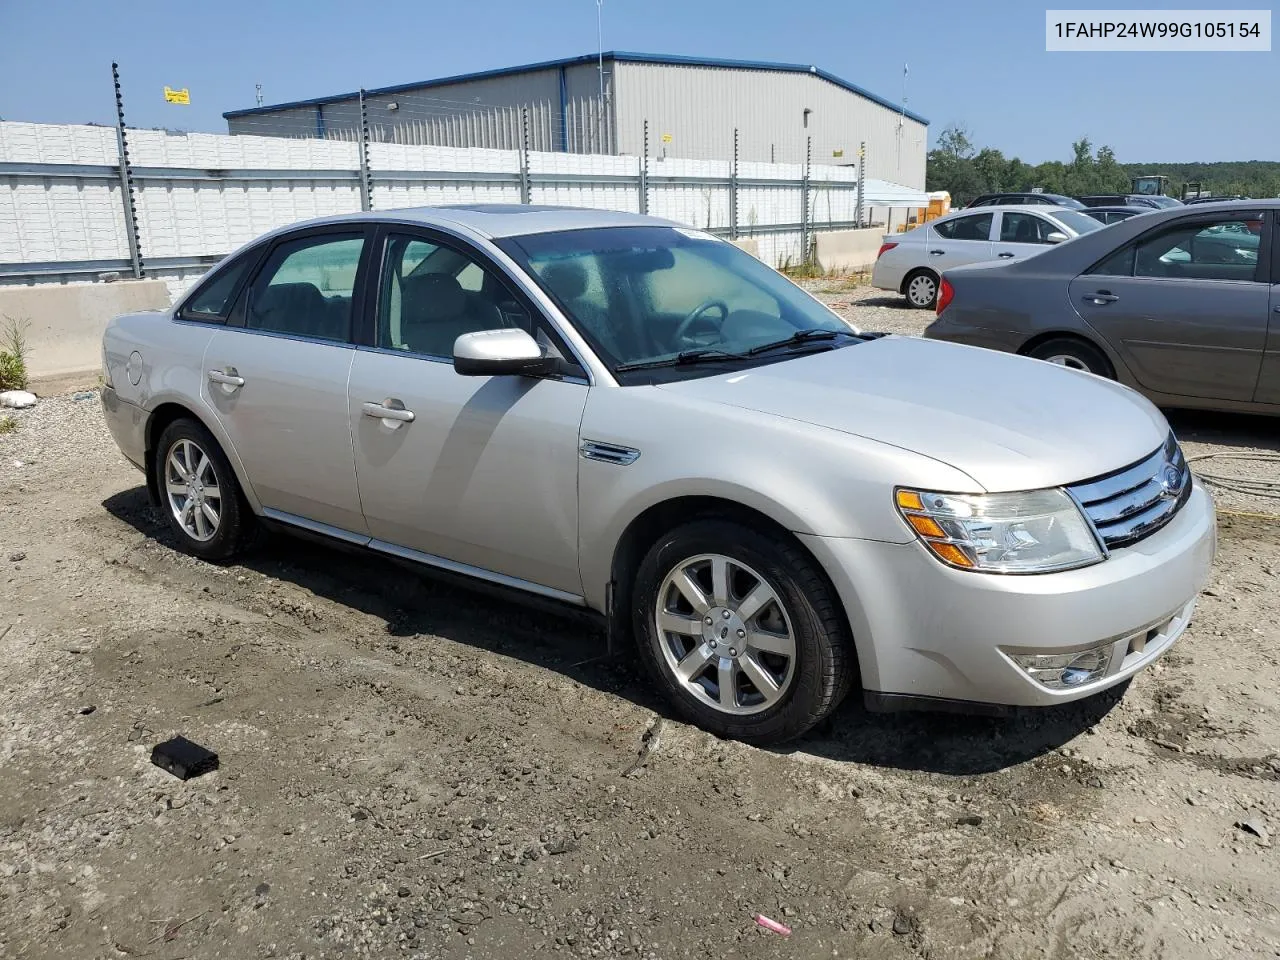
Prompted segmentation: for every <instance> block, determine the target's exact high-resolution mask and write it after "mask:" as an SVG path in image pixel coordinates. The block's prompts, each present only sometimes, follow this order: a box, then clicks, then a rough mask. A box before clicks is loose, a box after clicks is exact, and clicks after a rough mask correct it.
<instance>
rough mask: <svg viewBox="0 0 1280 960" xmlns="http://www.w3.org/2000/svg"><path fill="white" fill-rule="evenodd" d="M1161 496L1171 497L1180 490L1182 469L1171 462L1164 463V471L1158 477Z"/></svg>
mask: <svg viewBox="0 0 1280 960" xmlns="http://www.w3.org/2000/svg"><path fill="white" fill-rule="evenodd" d="M1160 487H1161V490H1160V494H1161V496H1164V497H1168V498H1170V499H1172V498H1173V497H1176V496H1177V495H1178V494H1179V493H1181V492H1182V471H1180V470H1179V469H1178V468H1177V467H1175V466H1174V465H1173V464H1172V463H1166V464H1165V465H1164V473H1163V475H1162V476H1161V477H1160Z"/></svg>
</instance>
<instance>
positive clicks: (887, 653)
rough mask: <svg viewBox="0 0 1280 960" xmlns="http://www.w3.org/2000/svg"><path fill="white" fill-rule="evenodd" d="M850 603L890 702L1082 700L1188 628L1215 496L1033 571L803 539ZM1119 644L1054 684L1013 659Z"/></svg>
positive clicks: (872, 685) (914, 549)
mask: <svg viewBox="0 0 1280 960" xmlns="http://www.w3.org/2000/svg"><path fill="white" fill-rule="evenodd" d="M802 539H803V540H804V542H805V543H806V545H807V546H808V547H809V549H810V550H812V551H813V553H814V555H815V556H816V557H817V558H818V560H819V562H821V563H822V564H823V566H824V567H825V568H826V569H827V571H828V573H829V574H830V575H831V577H832V581H833V583H834V585H835V587H836V590H837V591H838V592H839V594H840V596H841V599H842V600H843V601H844V604H845V609H846V611H847V612H848V615H849V621H850V627H851V629H852V631H853V635H854V641H855V643H856V645H857V650H858V660H859V666H860V668H861V671H862V681H863V686H864V688H866V690H867V691H870V692H872V693H877V694H885V695H889V696H891V697H894V696H896V697H910V698H935V699H939V700H960V701H972V702H976V703H982V704H1000V705H1009V706H1047V705H1050V704H1055V703H1064V702H1067V701H1071V700H1078V699H1081V698H1082V697H1087V696H1089V695H1091V694H1094V693H1098V692H1099V691H1101V690H1105V689H1106V688H1108V687H1112V686H1115V685H1116V684H1118V683H1121V682H1122V681H1124V680H1125V679H1127V678H1128V677H1131V676H1133V674H1135V673H1136V672H1138V671H1139V670H1141V669H1142V668H1143V667H1145V666H1147V665H1149V664H1150V663H1152V662H1154V661H1155V660H1156V659H1157V658H1159V657H1160V656H1161V655H1162V654H1164V653H1165V651H1167V650H1168V649H1169V648H1170V647H1171V646H1172V645H1173V643H1174V642H1175V641H1176V640H1177V639H1178V637H1179V636H1180V635H1181V634H1182V632H1183V631H1184V630H1185V629H1186V626H1187V623H1188V622H1189V620H1190V617H1191V612H1192V610H1193V608H1194V606H1195V600H1196V597H1197V596H1198V595H1199V593H1200V590H1201V588H1202V587H1203V586H1204V584H1205V581H1206V580H1207V579H1208V576H1209V567H1210V565H1211V564H1212V562H1213V557H1214V554H1215V552H1216V550H1217V525H1216V520H1215V516H1214V508H1213V501H1212V499H1211V498H1210V496H1209V494H1208V492H1207V491H1206V490H1205V489H1204V488H1203V487H1202V486H1201V485H1200V484H1199V483H1196V484H1195V485H1194V487H1193V490H1192V493H1191V497H1190V498H1189V499H1188V501H1187V503H1186V505H1185V506H1184V507H1183V508H1182V509H1181V510H1180V511H1179V512H1178V514H1177V516H1176V517H1175V518H1174V519H1173V520H1171V521H1170V522H1169V523H1168V524H1167V525H1166V526H1165V527H1163V528H1162V529H1161V530H1159V531H1157V532H1156V533H1154V534H1152V535H1151V536H1149V537H1147V538H1146V539H1145V540H1142V541H1140V542H1139V543H1136V544H1134V545H1132V546H1129V547H1124V548H1121V549H1118V550H1115V551H1113V552H1112V554H1111V556H1110V557H1109V558H1108V559H1107V560H1105V561H1103V562H1101V563H1097V564H1094V565H1093V566H1090V567H1083V568H1081V569H1078V570H1067V571H1063V572H1061V573H1048V574H1038V575H1029V576H1008V575H999V574H982V573H974V572H971V571H965V570H955V569H952V568H949V567H945V566H943V565H942V564H941V563H940V562H938V561H937V560H935V559H934V558H933V557H932V556H931V555H930V554H929V553H928V552H927V550H926V548H925V547H924V546H923V545H922V544H920V543H917V542H911V543H905V544H898V543H884V542H879V541H870V540H850V539H834V538H827V537H814V536H805V537H802ZM1103 643H1109V645H1110V647H1109V648H1110V651H1111V655H1110V660H1109V663H1108V667H1107V670H1106V672H1105V673H1104V674H1103V676H1101V677H1100V678H1098V679H1095V680H1092V681H1090V682H1088V683H1084V684H1081V685H1080V686H1076V687H1071V688H1065V689H1063V688H1050V687H1047V686H1045V685H1043V684H1041V683H1039V682H1038V681H1036V680H1034V679H1032V678H1031V677H1030V676H1028V675H1027V673H1025V672H1024V671H1023V670H1022V669H1021V668H1020V667H1018V666H1017V665H1015V663H1014V662H1013V660H1012V659H1010V657H1011V655H1016V654H1059V653H1071V652H1076V651H1083V650H1087V649H1089V648H1091V647H1097V646H1099V645H1100V644H1103Z"/></svg>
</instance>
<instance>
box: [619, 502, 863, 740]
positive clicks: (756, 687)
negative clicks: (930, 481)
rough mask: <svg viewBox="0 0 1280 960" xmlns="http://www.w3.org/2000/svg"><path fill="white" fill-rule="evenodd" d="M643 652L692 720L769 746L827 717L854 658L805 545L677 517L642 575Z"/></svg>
mask: <svg viewBox="0 0 1280 960" xmlns="http://www.w3.org/2000/svg"><path fill="white" fill-rule="evenodd" d="M635 597H636V603H635V605H634V607H633V618H634V621H633V627H634V629H635V633H636V637H637V639H638V640H639V646H640V653H641V659H642V660H643V662H644V664H645V666H646V668H647V669H648V671H649V673H650V674H651V675H652V676H653V677H654V679H655V680H656V682H657V684H658V686H659V688H660V689H661V690H662V691H663V693H664V694H665V695H666V697H667V698H668V699H669V700H670V701H671V703H672V705H673V706H674V707H675V708H676V710H677V711H678V712H679V713H680V714H681V715H682V716H683V717H684V718H685V719H687V720H689V721H690V722H692V723H695V724H697V725H698V726H701V727H703V728H704V729H707V730H710V731H711V732H713V733H716V734H718V735H721V736H726V737H734V738H737V739H741V740H745V741H748V742H750V743H758V744H769V743H779V742H782V741H784V740H789V739H791V738H793V737H797V736H799V735H800V734H802V733H804V732H805V731H806V730H808V729H809V728H810V727H812V726H813V725H814V724H816V723H818V722H819V721H820V720H822V719H823V718H824V717H826V716H827V715H828V714H829V713H830V712H831V711H832V710H833V709H834V708H835V707H836V705H837V704H838V703H839V702H840V699H841V698H842V697H843V696H844V694H845V693H846V692H847V690H848V688H849V685H850V683H851V682H852V677H853V671H854V663H855V657H854V653H853V648H852V642H851V641H850V640H849V638H848V631H847V629H846V628H845V626H844V621H843V618H842V617H841V616H840V613H839V607H838V604H837V602H836V599H835V597H834V595H833V592H832V589H831V587H830V586H829V584H828V583H827V581H826V578H825V577H824V576H823V575H822V573H821V572H820V571H819V570H818V569H817V567H816V566H815V565H814V563H813V561H812V560H811V559H810V558H809V557H807V556H806V555H805V554H804V553H803V551H801V550H800V549H799V547H798V546H797V545H796V544H794V543H792V542H788V541H786V540H784V539H782V538H780V537H773V536H769V535H766V534H762V533H759V532H757V531H755V530H752V529H749V528H747V527H744V526H741V525H739V524H737V523H733V522H730V521H727V520H719V519H707V520H698V521H694V522H692V523H689V524H686V525H684V526H681V527H678V528H676V529H674V530H672V531H670V532H668V533H667V534H665V535H664V536H663V537H661V538H660V539H659V540H658V542H657V543H656V544H654V546H653V547H652V548H651V549H650V551H649V553H648V555H647V556H646V557H645V558H644V560H643V562H642V563H641V565H640V569H639V572H638V574H637V584H636V594H635Z"/></svg>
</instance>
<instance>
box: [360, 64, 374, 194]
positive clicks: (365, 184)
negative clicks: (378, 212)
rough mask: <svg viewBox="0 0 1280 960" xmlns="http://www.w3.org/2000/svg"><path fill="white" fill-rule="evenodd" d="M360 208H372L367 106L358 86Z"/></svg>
mask: <svg viewBox="0 0 1280 960" xmlns="http://www.w3.org/2000/svg"><path fill="white" fill-rule="evenodd" d="M360 209H361V210H372V209H373V174H372V173H371V172H370V171H369V108H368V105H367V104H366V103H365V100H364V88H363V87H361V88H360Z"/></svg>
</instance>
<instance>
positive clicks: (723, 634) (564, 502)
mask: <svg viewBox="0 0 1280 960" xmlns="http://www.w3.org/2000/svg"><path fill="white" fill-rule="evenodd" d="M104 360H105V369H104V372H103V378H104V381H105V385H104V388H103V391H102V397H103V403H104V406H105V410H106V416H107V422H108V424H109V426H110V428H111V432H112V434H113V436H114V437H115V439H116V442H117V443H118V444H119V446H120V449H121V451H122V452H123V453H124V455H125V456H126V457H128V458H129V459H130V460H131V461H133V462H134V463H135V464H137V466H138V467H139V468H140V469H142V470H143V471H144V472H145V476H146V482H147V486H148V489H149V490H150V491H151V494H152V496H153V497H154V499H155V502H156V504H157V505H158V507H159V508H160V510H161V511H162V512H163V515H164V516H165V517H166V519H167V521H168V523H169V526H170V528H171V531H172V536H173V537H174V540H175V542H176V543H177V544H178V546H180V547H181V548H182V549H184V550H186V551H188V552H190V553H192V554H194V555H196V556H198V557H203V558H206V559H209V560H214V561H225V560H228V559H229V558H231V557H233V556H234V555H235V554H236V552H237V551H238V550H240V549H241V548H242V547H243V546H244V544H245V534H246V533H247V532H248V531H249V530H250V529H252V528H253V527H254V526H257V525H267V526H273V527H277V528H279V529H283V530H294V531H301V532H304V533H308V534H313V535H314V534H319V535H322V536H325V537H329V538H332V539H333V540H335V541H339V542H342V543H345V544H348V545H351V546H355V547H359V548H363V549H366V550H369V551H373V552H376V553H379V554H382V555H389V556H392V557H398V558H401V559H404V560H409V561H412V562H414V563H418V564H421V565H423V566H424V567H427V568H432V569H435V570H437V571H444V572H445V573H447V574H453V575H462V576H465V577H467V578H469V579H470V580H471V582H473V583H479V584H487V585H489V586H490V587H496V588H502V589H504V590H507V591H510V592H512V593H513V594H514V595H517V596H520V597H523V598H540V599H541V600H543V601H554V602H557V603H562V604H567V605H569V606H572V607H576V608H578V609H579V610H586V611H591V612H593V613H594V614H596V615H597V616H598V618H599V620H600V622H601V624H602V626H603V627H604V628H605V629H606V630H607V631H608V633H607V635H608V636H610V637H612V638H614V639H615V640H618V641H621V640H624V639H626V640H631V639H634V641H635V642H636V644H637V646H638V648H639V651H640V655H641V660H642V661H643V663H644V664H645V665H646V667H647V669H648V670H649V672H650V674H651V675H652V677H653V678H654V680H655V682H656V684H657V685H658V687H659V688H660V689H661V690H662V692H663V693H664V694H665V695H666V696H667V697H668V698H670V700H671V702H672V704H673V705H674V706H675V708H676V710H678V711H679V712H680V713H681V714H682V715H683V716H684V717H686V718H687V719H689V720H691V721H693V722H696V723H699V724H702V725H703V726H705V727H707V728H708V729H710V730H713V731H715V732H717V733H719V734H722V735H730V736H736V737H743V738H746V739H749V740H752V741H755V742H774V741H778V740H782V739H786V738H788V737H793V736H796V735H798V734H800V733H802V732H803V731H804V730H806V729H808V728H809V727H811V726H812V725H813V724H815V723H817V722H818V721H819V720H821V719H822V718H823V717H824V716H826V715H828V714H829V713H830V712H831V711H832V710H833V709H834V708H835V706H836V704H837V703H839V701H840V699H841V698H842V697H843V696H844V694H845V693H846V692H847V691H848V690H850V689H851V688H855V687H861V688H862V690H863V691H865V694H866V698H867V700H868V702H869V703H870V704H871V705H872V706H876V707H882V708H883V707H900V706H903V705H917V706H919V705H922V704H923V705H933V706H944V707H954V706H955V705H956V704H957V703H960V702H969V703H972V702H978V703H981V704H984V705H987V706H990V705H991V704H1025V705H1029V706H1040V705H1048V704H1055V703H1061V702H1063V701H1067V700H1075V699H1078V698H1080V697H1085V696H1088V695H1090V694H1093V693H1096V692H1098V691H1100V690H1103V689H1105V688H1107V687H1112V686H1114V685H1116V684H1118V683H1121V682H1123V681H1124V680H1125V679H1126V678H1128V677H1131V676H1132V675H1133V674H1134V673H1136V672H1137V671H1138V670H1141V669H1142V668H1143V667H1145V666H1146V665H1148V664H1150V663H1151V662H1152V661H1153V660H1155V659H1156V658H1157V657H1159V656H1160V655H1161V654H1163V653H1164V652H1165V651H1166V650H1168V649H1169V648H1170V647H1171V646H1172V644H1173V643H1174V642H1175V641H1176V640H1177V638H1178V636H1179V635H1180V634H1181V633H1182V631H1183V630H1184V629H1185V628H1186V626H1187V622H1188V619H1189V618H1190V616H1191V612H1192V608H1193V606H1194V604H1195V600H1196V597H1197V595H1198V593H1199V591H1200V588H1201V586H1202V585H1203V584H1204V582H1205V579H1206V577H1207V575H1208V569H1209V565H1210V562H1211V560H1212V558H1213V553H1214V545H1215V540H1214V537H1215V533H1214V530H1215V525H1214V515H1213V504H1212V501H1211V500H1210V497H1209V495H1208V493H1207V492H1206V491H1205V490H1204V489H1203V488H1202V487H1201V486H1200V485H1199V484H1198V483H1197V482H1196V481H1195V480H1194V479H1193V478H1192V476H1191V474H1190V471H1189V470H1188V469H1187V464H1186V461H1185V459H1184V458H1183V456H1182V453H1181V451H1180V450H1179V448H1178V444H1177V442H1176V441H1175V440H1174V438H1173V436H1172V434H1170V432H1169V425H1168V424H1167V423H1166V422H1165V419H1164V417H1163V416H1161V414H1160V412H1159V411H1158V410H1156V408H1155V407H1153V406H1152V405H1151V404H1150V403H1148V402H1147V401H1146V400H1144V399H1142V398H1141V397H1140V396H1138V395H1137V394H1136V393H1134V392H1133V391H1131V390H1125V389H1123V388H1122V387H1119V386H1117V385H1115V384H1111V383H1106V382H1105V381H1102V380H1098V379H1096V378H1093V377H1085V376H1081V375H1080V374H1078V373H1076V372H1075V371H1072V370H1061V369H1055V368H1052V367H1046V366H1045V365H1044V364H1040V363H1035V362H1033V361H1030V360H1025V359H1022V358H1018V357H1007V356H1001V355H999V354H996V353H992V352H989V351H982V350H972V349H968V348H964V347H955V346H951V345H949V344H940V343H930V342H929V341H926V340H921V339H918V338H913V337H912V338H900V337H872V336H864V335H862V334H860V333H858V332H857V331H856V330H853V329H851V328H850V327H849V326H848V325H847V324H845V323H844V322H843V321H842V320H841V319H840V318H839V317H837V316H836V315H835V314H833V313H832V312H831V311H830V310H828V309H827V308H826V307H824V306H823V305H822V304H821V303H819V302H818V301H817V300H815V299H814V298H813V297H811V296H809V295H808V294H806V293H805V292H804V291H803V290H801V289H799V288H798V287H796V286H795V285H794V284H792V283H791V282H790V281H789V280H787V279H786V278H785V277H783V276H782V275H781V274H779V273H778V272H777V271H775V270H773V269H772V268H770V267H768V266H766V265H765V264H763V263H761V262H760V261H759V260H757V259H755V258H754V257H752V256H750V255H749V254H747V253H744V252H743V251H741V250H739V249H738V248H737V247H735V246H733V245H732V244H730V243H727V242H725V241H722V240H719V239H717V238H715V237H713V236H710V235H708V234H706V233H702V232H700V231H697V230H691V229H688V228H687V227H683V226H679V225H677V224H673V223H670V222H668V221H664V220H658V219H655V218H650V217H640V216H634V215H630V214H621V213H608V212H603V211H587V210H565V209H555V208H539V207H531V206H518V205H512V206H484V205H481V206H469V207H446V208H434V209H420V210H401V211H390V212H379V213H376V214H366V215H352V216H345V217H338V218H333V219H330V220H324V221H318V222H312V223H307V224H299V225H297V226H294V227H290V228H287V229H285V230H281V231H278V232H276V233H274V234H271V235H269V236H266V237H263V238H262V239H260V240H258V241H256V242H254V243H252V244H250V245H249V246H248V247H246V248H245V249H243V250H241V251H239V252H237V253H235V254H233V255H232V256H230V257H229V258H228V259H227V260H226V261H224V262H223V263H222V264H221V265H220V266H218V267H216V268H215V269H214V270H213V272H212V273H211V274H210V275H209V276H208V277H207V278H205V279H204V280H203V281H202V282H201V283H199V284H198V285H197V286H196V287H195V289H194V290H192V291H191V293H190V294H189V295H188V296H186V297H185V298H184V299H183V300H182V302H180V303H179V304H178V305H177V307H176V308H174V309H173V310H172V311H170V312H168V313H142V314H132V315H129V316H125V317H121V318H118V319H116V320H115V321H113V322H112V323H111V325H110V326H109V327H108V329H107V331H106V335H105V337H104ZM1027 396H1035V397H1036V402H1035V403H1034V404H1031V403H1015V402H1011V400H1013V399H1015V398H1020V397H1027ZM1100 423H1103V424H1106V426H1107V429H1106V430H1105V431H1099V429H1098V424H1100ZM603 638H604V635H602V640H603ZM424 642H427V641H424ZM601 647H602V651H601V652H603V649H604V643H603V642H602V644H601Z"/></svg>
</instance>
